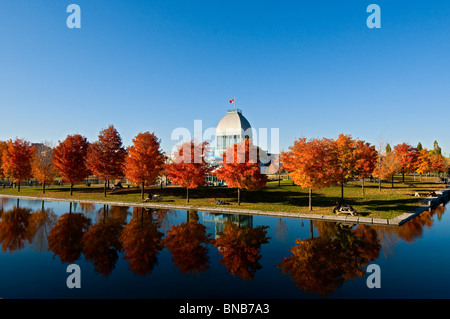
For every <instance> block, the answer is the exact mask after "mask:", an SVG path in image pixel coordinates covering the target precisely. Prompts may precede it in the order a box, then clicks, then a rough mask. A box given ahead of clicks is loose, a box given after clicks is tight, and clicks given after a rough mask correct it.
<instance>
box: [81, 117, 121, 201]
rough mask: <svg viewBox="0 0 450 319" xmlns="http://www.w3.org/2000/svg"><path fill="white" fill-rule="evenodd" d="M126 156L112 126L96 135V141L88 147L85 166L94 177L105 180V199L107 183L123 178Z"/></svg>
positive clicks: (118, 136) (117, 133)
mask: <svg viewBox="0 0 450 319" xmlns="http://www.w3.org/2000/svg"><path fill="white" fill-rule="evenodd" d="M126 155H127V151H126V150H125V148H124V147H123V146H122V138H121V137H120V135H119V132H117V130H116V129H115V128H114V126H113V125H110V126H108V128H106V129H104V130H102V131H101V132H100V134H99V135H98V141H96V142H94V143H91V144H90V145H89V149H88V152H87V157H86V165H87V167H88V168H89V169H90V170H91V171H92V173H93V174H94V175H97V176H98V177H100V178H101V179H104V180H105V188H104V196H105V197H106V185H107V183H108V181H109V180H114V179H116V178H121V177H123V175H124V173H123V165H124V163H125V156H126Z"/></svg>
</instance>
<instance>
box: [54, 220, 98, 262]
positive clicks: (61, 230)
mask: <svg viewBox="0 0 450 319" xmlns="http://www.w3.org/2000/svg"><path fill="white" fill-rule="evenodd" d="M90 225H91V220H90V219H89V218H87V217H85V216H84V215H83V214H82V213H71V212H69V213H65V214H63V215H61V217H60V218H59V219H58V221H57V222H56V224H55V226H53V228H52V229H51V230H50V232H49V234H48V237H47V239H48V246H49V250H50V251H52V252H53V253H54V257H55V256H56V255H58V256H59V258H60V259H61V262H63V263H65V262H68V263H73V262H74V261H76V260H78V258H80V255H81V252H82V249H83V244H82V238H83V235H84V233H85V232H86V231H87V230H88V229H89V227H90Z"/></svg>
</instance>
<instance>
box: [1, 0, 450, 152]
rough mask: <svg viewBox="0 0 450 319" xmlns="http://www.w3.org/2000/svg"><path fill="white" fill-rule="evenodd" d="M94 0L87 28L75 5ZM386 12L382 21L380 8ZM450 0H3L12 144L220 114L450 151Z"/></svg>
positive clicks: (286, 134)
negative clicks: (235, 111) (372, 17)
mask: <svg viewBox="0 0 450 319" xmlns="http://www.w3.org/2000/svg"><path fill="white" fill-rule="evenodd" d="M71 3H75V4H78V5H79V6H80V7H81V26H82V27H81V29H68V28H67V26H66V19H67V17H68V16H69V13H67V12H66V8H67V6H68V5H69V4H71ZM371 3H376V4H378V5H379V6H380V8H381V26H382V28H381V29H369V28H368V27H367V26H366V19H367V17H368V16H369V13H367V12H366V8H367V6H368V5H369V4H371ZM449 52H450V1H447V0H443V1H397V0H396V1H392V0H391V1H378V0H371V1H361V0H345V1H299V0H297V1H261V0H258V1H242V0H240V1H234V0H232V1H229V0H228V1H212V0H208V1H195V0H193V1H187V0H186V1H168V0H164V1H150V0H149V1H143V0H142V1H131V0H120V1H118V0H114V1H112V0H109V1H101V0H89V1H87V0H69V1H63V0H58V1H50V0H35V1H24V0H14V1H11V0H8V1H7V0H1V1H0V109H1V112H0V121H1V124H0V140H6V139H9V138H15V137H20V138H25V139H27V140H30V141H31V142H42V141H45V140H47V141H51V142H53V143H54V144H56V143H57V142H58V140H63V139H64V138H65V137H66V136H67V135H68V134H74V133H80V134H82V135H84V136H86V137H87V138H88V139H89V140H90V141H94V140H96V138H97V135H98V132H99V131H100V130H101V129H103V128H105V127H107V126H108V125H109V124H113V125H114V126H115V127H116V128H117V129H118V130H119V132H120V134H121V136H122V138H123V141H124V144H125V145H130V144H131V139H132V138H133V137H134V136H135V135H136V134H137V133H139V132H145V131H150V132H155V133H156V135H157V136H158V137H159V138H160V139H161V140H162V146H163V148H164V149H165V150H166V151H167V150H169V149H170V148H171V147H172V145H173V143H174V141H171V140H170V137H171V133H172V130H173V129H175V128H177V127H186V128H188V129H190V130H193V125H194V120H197V119H201V120H203V126H204V128H206V127H212V126H215V125H216V124H217V122H218V121H219V120H220V118H221V117H222V116H223V115H224V114H225V112H226V109H227V108H228V107H230V104H229V102H228V100H229V99H231V98H233V97H236V106H237V107H239V108H242V109H243V112H244V113H243V114H244V115H245V116H246V117H247V118H248V120H249V121H250V123H251V124H252V126H253V127H255V128H269V129H270V128H274V127H275V128H277V127H278V128H280V146H281V148H284V149H286V148H287V147H288V146H289V145H291V144H292V143H293V141H294V140H295V139H296V138H298V137H301V136H304V137H307V138H311V137H329V138H336V137H337V136H338V135H339V134H340V133H346V134H351V135H352V136H353V137H358V138H360V139H364V140H366V141H368V142H370V143H372V144H375V145H378V144H379V143H380V142H384V141H387V142H389V143H391V145H395V144H398V143H401V142H408V143H410V144H412V145H414V146H415V145H417V143H418V142H419V141H420V142H421V143H422V144H423V145H424V147H427V148H431V147H432V146H433V142H434V140H437V141H438V142H439V144H440V146H441V147H442V149H443V152H444V153H445V154H447V155H449V153H450V134H449V125H448V123H449V121H448V113H449V112H448V110H449V101H450V56H449Z"/></svg>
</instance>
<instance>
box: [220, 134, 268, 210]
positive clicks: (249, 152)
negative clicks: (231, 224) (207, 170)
mask: <svg viewBox="0 0 450 319" xmlns="http://www.w3.org/2000/svg"><path fill="white" fill-rule="evenodd" d="M220 165H221V167H219V168H218V169H217V170H216V171H215V172H214V174H215V175H216V176H217V178H219V179H222V180H225V182H226V183H227V186H228V187H230V188H231V187H236V188H237V189H238V205H240V204H241V196H240V195H241V193H240V191H241V189H246V190H254V189H258V188H263V187H265V186H266V183H267V176H266V175H264V174H262V173H261V170H260V165H261V161H260V153H259V148H257V147H256V146H254V145H253V143H252V141H251V140H250V139H245V140H244V141H242V142H240V143H237V144H234V145H232V146H230V147H229V148H228V149H227V150H226V152H224V153H223V161H222V162H221V163H220Z"/></svg>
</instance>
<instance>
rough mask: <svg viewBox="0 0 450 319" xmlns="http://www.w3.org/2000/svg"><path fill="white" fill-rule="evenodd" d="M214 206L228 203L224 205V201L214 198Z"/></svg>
mask: <svg viewBox="0 0 450 319" xmlns="http://www.w3.org/2000/svg"><path fill="white" fill-rule="evenodd" d="M216 204H217V205H229V203H226V202H224V201H222V200H220V199H217V198H216Z"/></svg>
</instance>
